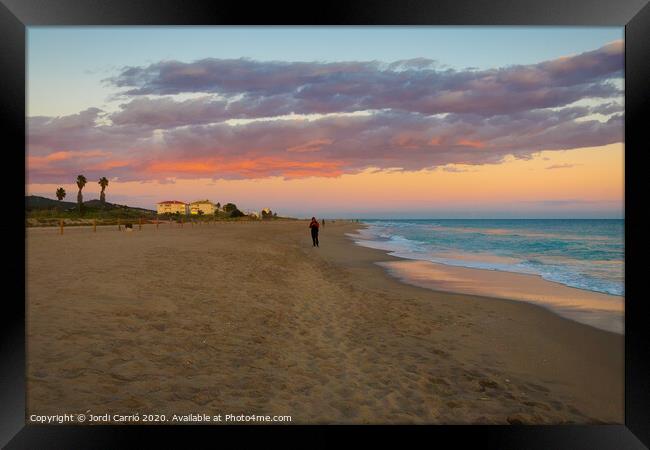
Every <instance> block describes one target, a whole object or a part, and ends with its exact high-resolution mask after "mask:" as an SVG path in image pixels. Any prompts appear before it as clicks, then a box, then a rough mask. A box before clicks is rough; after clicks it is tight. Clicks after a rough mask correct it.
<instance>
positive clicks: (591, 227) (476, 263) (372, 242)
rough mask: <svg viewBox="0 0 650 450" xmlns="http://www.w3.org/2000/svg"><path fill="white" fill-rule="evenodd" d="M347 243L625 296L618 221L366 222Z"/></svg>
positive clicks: (621, 226)
mask: <svg viewBox="0 0 650 450" xmlns="http://www.w3.org/2000/svg"><path fill="white" fill-rule="evenodd" d="M363 222H364V223H365V224H367V226H368V227H367V228H366V229H362V230H359V234H357V235H354V236H352V237H353V239H354V240H355V242H356V243H357V244H359V245H363V246H366V247H371V248H376V249H381V250H385V251H387V252H388V253H390V254H391V255H393V256H397V257H400V258H405V259H411V260H421V261H430V262H434V263H440V264H447V265H451V266H461V267H469V268H476V269H489V270H500V271H506V272H516V273H524V274H534V275H539V276H541V277H542V278H544V279H546V280H548V281H552V282H556V283H561V284H563V285H566V286H570V287H573V288H578V289H584V290H589V291H595V292H601V293H604V294H611V295H616V296H624V295H625V282H624V273H625V267H624V262H625V258H624V256H625V248H624V229H625V221H624V219H399V220H396V219H390V220H388V219H385V220H384V219H376V220H375V219H373V220H364V221H363Z"/></svg>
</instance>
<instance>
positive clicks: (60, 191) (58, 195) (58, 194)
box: [56, 187, 65, 201]
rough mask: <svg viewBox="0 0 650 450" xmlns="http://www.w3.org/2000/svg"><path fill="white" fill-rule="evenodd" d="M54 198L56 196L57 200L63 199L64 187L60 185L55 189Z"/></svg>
mask: <svg viewBox="0 0 650 450" xmlns="http://www.w3.org/2000/svg"><path fill="white" fill-rule="evenodd" d="M56 198H58V199H59V201H61V200H63V199H64V198H65V189H63V188H62V187H60V188H58V189H57V190H56Z"/></svg>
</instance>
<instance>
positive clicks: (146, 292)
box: [26, 221, 624, 424]
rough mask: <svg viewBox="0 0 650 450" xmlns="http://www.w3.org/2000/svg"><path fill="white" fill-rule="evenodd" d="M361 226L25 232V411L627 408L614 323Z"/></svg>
mask: <svg viewBox="0 0 650 450" xmlns="http://www.w3.org/2000/svg"><path fill="white" fill-rule="evenodd" d="M362 226H363V224H360V223H350V222H343V221H336V222H335V223H332V222H329V221H328V222H327V225H326V226H325V227H324V228H322V230H321V247H320V248H318V249H315V248H313V247H312V246H311V240H310V239H309V236H308V231H307V225H306V222H302V221H296V222H283V223H275V224H274V223H269V224H265V225H257V224H256V223H255V222H250V223H243V224H242V225H241V226H239V225H238V226H228V227H225V226H221V227H220V226H213V227H207V226H206V227H203V226H200V227H187V226H186V227H185V228H184V229H180V228H176V227H165V229H163V227H161V228H160V229H159V230H155V226H152V225H143V230H142V231H134V232H131V233H120V232H118V231H117V230H115V231H114V232H111V230H110V229H106V230H102V231H103V232H101V233H99V232H98V233H97V234H94V233H93V232H92V230H89V229H76V230H75V232H74V233H70V234H64V235H62V236H60V235H58V234H56V233H47V232H35V233H34V232H30V231H27V232H26V235H27V270H28V277H27V283H28V285H27V293H28V299H27V319H28V320H27V330H26V331H27V336H28V341H27V342H28V353H27V357H28V364H27V370H28V389H27V393H28V398H27V409H28V412H30V413H38V414H47V413H56V412H57V411H58V412H60V411H62V410H64V409H65V410H66V411H82V412H83V411H86V410H87V409H91V410H92V413H93V414H95V413H96V414H102V413H108V412H111V413H125V414H127V413H130V412H132V411H133V410H138V411H141V412H151V413H158V414H160V413H168V414H183V413H192V412H193V413H195V412H197V411H199V412H206V413H218V412H232V413H240V412H241V413H250V412H253V413H259V414H290V415H293V417H294V420H293V423H346V424H347V423H350V424H352V423H439V424H462V423H466V424H467V423H474V424H478V423H485V424H508V423H530V424H559V423H622V422H623V399H624V397H623V392H624V390H623V374H624V372H623V368H624V359H623V338H622V336H620V335H616V334H614V333H610V332H606V331H602V330H598V329H595V328H593V327H590V326H587V325H583V324H580V323H577V322H574V321H572V320H568V319H565V318H562V317H560V316H558V315H556V314H554V313H552V312H550V311H548V310H546V309H544V308H542V307H539V306H536V305H532V304H529V303H525V302H521V301H516V300H504V299H495V298H490V297H482V296H476V295H466V294H451V293H445V292H437V291H433V290H430V289H427V288H422V287H417V286H412V285H408V284H405V283H403V282H401V281H399V280H398V279H396V278H394V277H392V276H390V275H389V274H388V273H386V270H385V269H384V268H382V267H380V266H379V265H377V264H375V262H377V261H390V260H397V259H399V258H397V257H392V256H390V255H386V254H385V252H383V251H381V250H376V249H370V248H365V247H361V246H358V245H356V244H355V243H354V242H352V241H351V240H350V239H349V238H348V236H346V233H348V232H350V231H353V230H355V229H358V228H360V227H362ZM98 231H99V230H98ZM98 255H101V256H102V257H101V258H98V257H97V256H98ZM172 255H173V256H172ZM55 268H56V269H55Z"/></svg>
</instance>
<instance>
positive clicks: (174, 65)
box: [26, 27, 624, 218]
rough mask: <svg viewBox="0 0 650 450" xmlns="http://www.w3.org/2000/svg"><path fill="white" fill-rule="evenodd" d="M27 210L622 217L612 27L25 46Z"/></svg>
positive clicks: (150, 36) (363, 30)
mask: <svg viewBox="0 0 650 450" xmlns="http://www.w3.org/2000/svg"><path fill="white" fill-rule="evenodd" d="M27 39H28V45H27V61H28V66H27V73H28V80H27V111H28V118H27V125H28V136H27V137H28V145H27V152H26V158H27V161H26V162H27V179H28V185H27V193H28V194H33V195H42V196H46V197H50V198H55V196H54V192H55V190H56V188H57V187H59V186H63V187H64V188H65V189H66V191H67V192H68V198H67V199H66V200H70V201H75V199H76V191H77V188H76V185H75V183H74V181H75V179H76V176H77V175H78V174H84V175H85V176H86V177H87V178H88V180H89V183H88V185H87V186H86V187H85V188H84V199H85V200H88V199H92V198H97V197H98V196H99V190H100V187H99V185H98V184H97V180H98V179H99V178H100V177H102V176H106V177H107V178H108V179H109V180H110V184H109V187H108V189H107V200H108V201H110V202H116V203H122V204H128V205H132V206H141V207H146V208H151V209H155V203H156V202H158V201H161V200H182V201H186V202H190V201H193V200H197V199H204V198H208V199H210V200H212V201H214V202H217V201H218V202H221V203H222V204H225V203H226V202H234V203H236V204H237V205H238V206H239V207H240V208H241V209H245V210H248V209H250V210H259V209H261V208H263V207H270V208H271V209H273V210H274V211H277V212H278V213H279V214H280V215H292V216H299V217H304V216H312V215H316V216H319V217H358V218H370V217H375V218H389V217H405V218H406V217H408V218H427V217H430V218H444V217H449V218H454V217H461V218H472V217H477V218H478V217H486V218H501V217H503V218H510V217H531V218H537V217H539V218H563V217H575V218H582V217H603V218H610V217H612V218H614V217H615V218H618V217H623V188H624V166H623V160H624V149H623V110H624V107H623V68H624V59H623V58H624V51H623V50H624V45H623V28H622V27H600V28H587V27H576V28H569V27H526V28H522V27H351V28H341V27H319V28H308V27H261V28H248V27H92V28H86V27H30V28H28V35H27Z"/></svg>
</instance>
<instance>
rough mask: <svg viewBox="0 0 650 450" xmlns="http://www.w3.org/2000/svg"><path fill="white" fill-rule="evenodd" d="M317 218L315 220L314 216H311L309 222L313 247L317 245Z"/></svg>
mask: <svg viewBox="0 0 650 450" xmlns="http://www.w3.org/2000/svg"><path fill="white" fill-rule="evenodd" d="M318 227H319V225H318V220H316V218H315V217H312V218H311V222H309V228H310V229H311V240H312V243H313V245H314V247H318V246H319V245H318Z"/></svg>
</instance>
